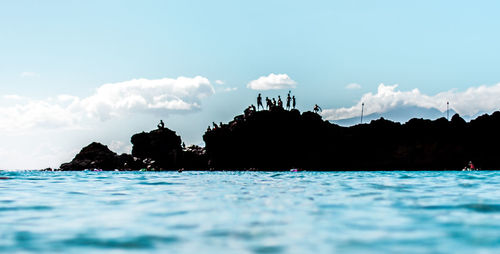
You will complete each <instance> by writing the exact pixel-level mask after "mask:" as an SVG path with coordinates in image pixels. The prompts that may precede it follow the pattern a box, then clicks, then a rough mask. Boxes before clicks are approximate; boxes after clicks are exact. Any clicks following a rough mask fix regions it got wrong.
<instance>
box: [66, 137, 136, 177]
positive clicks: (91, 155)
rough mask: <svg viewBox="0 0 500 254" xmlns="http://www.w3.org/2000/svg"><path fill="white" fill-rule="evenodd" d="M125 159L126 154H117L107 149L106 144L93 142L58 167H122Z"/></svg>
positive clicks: (107, 168)
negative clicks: (69, 160)
mask: <svg viewBox="0 0 500 254" xmlns="http://www.w3.org/2000/svg"><path fill="white" fill-rule="evenodd" d="M127 160H129V157H128V156H127V155H122V156H118V155H117V154H116V153H114V152H112V151H111V150H109V148H108V147H107V146H105V145H103V144H101V143H96V142H93V143H92V144H90V145H88V146H86V147H84V148H83V149H82V150H81V151H80V152H79V153H78V154H77V155H76V156H75V158H74V159H73V160H72V161H71V162H69V163H64V164H62V165H61V166H60V169H61V170H65V171H68V170H85V169H102V170H114V169H122V168H123V167H124V163H126V162H127Z"/></svg>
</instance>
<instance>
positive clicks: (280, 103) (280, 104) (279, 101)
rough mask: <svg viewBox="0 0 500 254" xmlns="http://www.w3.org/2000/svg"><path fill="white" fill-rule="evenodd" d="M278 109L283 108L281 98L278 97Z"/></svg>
mask: <svg viewBox="0 0 500 254" xmlns="http://www.w3.org/2000/svg"><path fill="white" fill-rule="evenodd" d="M278 107H280V108H283V101H282V100H281V97H280V96H279V95H278Z"/></svg>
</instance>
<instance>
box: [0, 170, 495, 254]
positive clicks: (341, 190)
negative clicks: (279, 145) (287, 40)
mask: <svg viewBox="0 0 500 254" xmlns="http://www.w3.org/2000/svg"><path fill="white" fill-rule="evenodd" d="M0 177H8V178H9V179H2V180H0V252H4V253H19V252H22V253H38V252H42V253H54V252H55V253H499V252H500V173H499V172H481V171H477V172H401V171H397V172H183V173H177V172H37V171H23V172H0Z"/></svg>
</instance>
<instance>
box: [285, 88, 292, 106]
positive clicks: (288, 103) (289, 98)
mask: <svg viewBox="0 0 500 254" xmlns="http://www.w3.org/2000/svg"><path fill="white" fill-rule="evenodd" d="M290 92H292V91H288V96H287V97H286V110H290V101H291V100H292V98H291V97H290Z"/></svg>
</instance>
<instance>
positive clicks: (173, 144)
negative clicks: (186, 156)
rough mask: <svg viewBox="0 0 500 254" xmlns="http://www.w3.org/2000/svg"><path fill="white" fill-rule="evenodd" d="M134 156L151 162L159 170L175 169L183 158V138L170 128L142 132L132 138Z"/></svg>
mask: <svg viewBox="0 0 500 254" xmlns="http://www.w3.org/2000/svg"><path fill="white" fill-rule="evenodd" d="M131 142H132V144H133V147H132V156H133V157H135V158H139V160H141V161H144V160H149V161H150V162H153V163H150V164H151V166H153V167H156V168H157V169H175V168H178V167H179V166H181V165H180V164H179V162H180V158H181V156H182V147H181V143H182V141H181V137H179V136H178V135H177V134H176V133H175V132H174V131H172V130H170V129H168V128H161V129H157V130H153V131H151V132H148V133H146V132H142V133H138V134H135V135H133V136H132V138H131Z"/></svg>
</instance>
